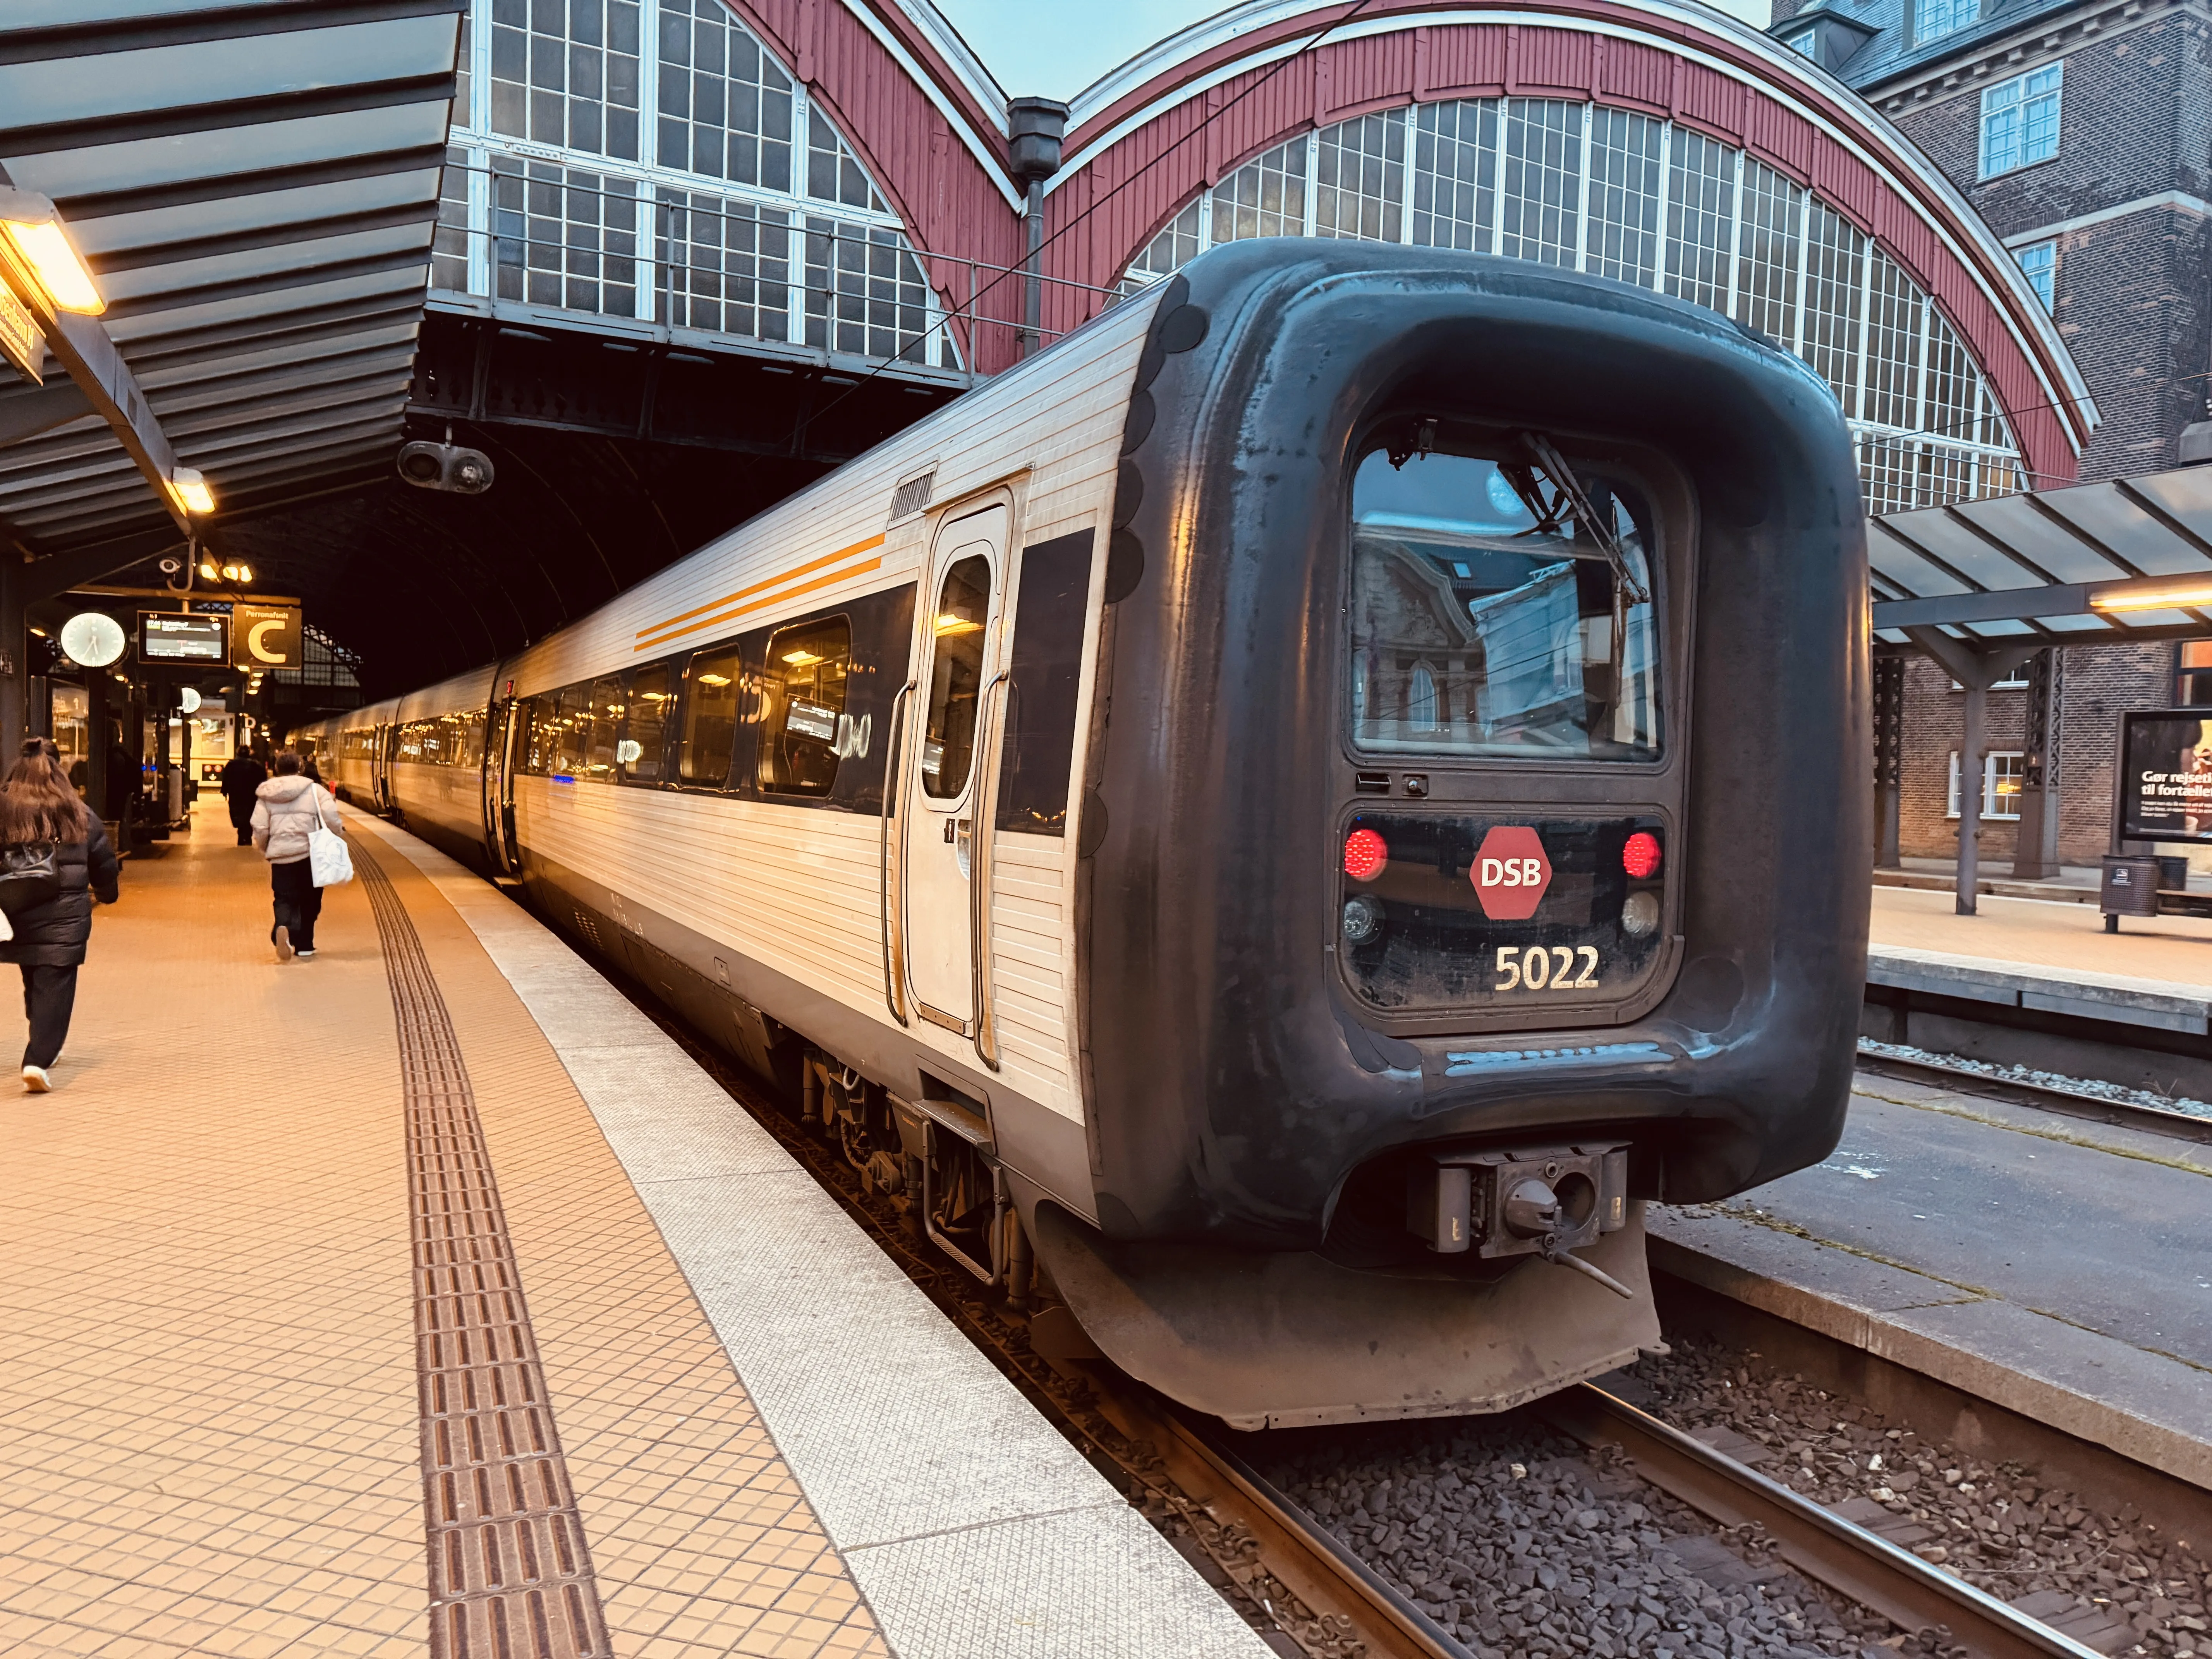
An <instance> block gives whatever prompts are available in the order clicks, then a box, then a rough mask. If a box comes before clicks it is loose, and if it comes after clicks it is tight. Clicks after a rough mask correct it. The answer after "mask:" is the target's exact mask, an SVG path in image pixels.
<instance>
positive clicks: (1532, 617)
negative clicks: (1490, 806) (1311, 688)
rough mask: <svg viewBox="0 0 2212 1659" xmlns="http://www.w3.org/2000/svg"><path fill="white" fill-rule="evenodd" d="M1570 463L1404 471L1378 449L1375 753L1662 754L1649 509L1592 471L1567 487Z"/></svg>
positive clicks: (1361, 689)
mask: <svg viewBox="0 0 2212 1659" xmlns="http://www.w3.org/2000/svg"><path fill="white" fill-rule="evenodd" d="M1546 448H1547V453H1548V446H1547V447H1546ZM1553 462H1554V465H1553V467H1552V468H1551V469H1549V470H1547V469H1545V468H1541V467H1534V466H1528V465H1521V466H1515V465H1511V464H1508V465H1503V466H1502V465H1500V464H1499V463H1498V461H1494V460H1486V459H1480V458H1479V457H1475V456H1470V455H1448V454H1443V453H1426V454H1419V453H1417V454H1413V455H1412V456H1409V457H1407V459H1405V461H1404V463H1403V465H1398V466H1393V465H1391V462H1390V458H1389V456H1388V455H1386V454H1385V453H1383V452H1382V451H1380V450H1377V451H1376V452H1375V453H1373V454H1370V456H1368V457H1367V459H1365V460H1364V461H1363V462H1362V463H1361V464H1360V467H1359V471H1358V473H1357V474H1355V475H1354V477H1353V480H1352V593H1351V604H1350V611H1351V618H1350V622H1351V625H1350V628H1349V629H1348V634H1349V639H1350V650H1351V653H1352V664H1351V666H1352V673H1351V701H1352V708H1351V719H1352V741H1353V742H1354V743H1355V744H1357V745H1358V747H1359V748H1361V749H1364V750H1371V751H1375V752H1377V753H1383V754H1421V755H1496V756H1516V757H1526V758H1530V759H1540V760H1563V759H1573V758H1577V757H1580V758H1588V759H1593V760H1625V761H1644V760H1655V759H1656V758H1657V757H1658V756H1659V752H1660V729H1659V631H1658V626H1657V622H1656V617H1655V615H1654V607H1653V602H1652V597H1651V596H1652V588H1653V580H1654V575H1653V572H1652V569H1651V567H1650V560H1649V558H1648V556H1647V554H1646V550H1645V541H1646V530H1645V526H1647V525H1648V524H1649V522H1650V514H1649V512H1648V510H1647V509H1646V507H1645V506H1644V501H1643V500H1642V498H1641V497H1640V496H1639V495H1638V494H1637V493H1636V492H1635V491H1634V490H1633V489H1632V488H1631V487H1629V486H1627V485H1626V484H1624V483H1620V482H1618V481H1615V480H1612V479H1608V478H1607V477H1604V476H1603V475H1602V474H1601V473H1598V472H1596V471H1592V470H1589V469H1583V468H1577V469H1576V470H1575V472H1576V476H1575V478H1574V481H1573V482H1574V484H1575V486H1576V488H1574V489H1563V488H1561V487H1560V485H1559V483H1557V482H1556V481H1554V480H1553V478H1552V477H1550V476H1549V473H1550V471H1565V470H1566V469H1565V466H1564V465H1559V464H1558V463H1557V459H1556V457H1553ZM1516 477H1517V478H1518V480H1519V484H1520V487H1519V488H1516ZM1577 494H1578V495H1579V497H1580V499H1579V501H1577V500H1576V499H1575V498H1576V496H1577ZM1531 496H1533V497H1534V501H1533V503H1532V501H1531V500H1530V497H1531ZM1539 509H1541V514H1540V511H1539ZM1585 511H1586V512H1587V514H1588V516H1589V517H1590V518H1592V519H1594V520H1597V522H1596V523H1595V524H1586V523H1583V522H1582V521H1581V520H1582V518H1583V515H1584V513H1585Z"/></svg>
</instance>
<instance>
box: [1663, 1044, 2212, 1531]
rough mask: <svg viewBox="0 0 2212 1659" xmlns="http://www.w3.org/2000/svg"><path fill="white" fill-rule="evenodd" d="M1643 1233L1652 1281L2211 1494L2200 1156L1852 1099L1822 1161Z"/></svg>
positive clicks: (1921, 1097)
mask: <svg viewBox="0 0 2212 1659" xmlns="http://www.w3.org/2000/svg"><path fill="white" fill-rule="evenodd" d="M1648 1225H1649V1226H1650V1237H1651V1262H1652V1266H1653V1267H1656V1268H1658V1269H1660V1270H1661V1271H1662V1272H1665V1273H1671V1274H1673V1275H1674V1276H1675V1277H1676V1278H1678V1279H1685V1280H1687V1281H1688V1282H1690V1283H1692V1284H1693V1285H1699V1286H1701V1287H1703V1288H1704V1289H1705V1290H1707V1291H1713V1292H1715V1293H1717V1294H1719V1295H1722V1296H1725V1297H1730V1298H1732V1299H1734V1300H1735V1301H1738V1302H1741V1303H1743V1304H1746V1305H1747V1306H1750V1307H1753V1308H1756V1309H1758V1310H1761V1311H1763V1312H1766V1313H1771V1314H1774V1315H1776V1316H1779V1317H1781V1318H1784V1319H1786V1320H1788V1321H1790V1322H1791V1323H1793V1324H1796V1325H1802V1326H1805V1327H1807V1328H1810V1329H1813V1330H1815V1331H1819V1332H1820V1333H1822V1334H1826V1335H1827V1336H1830V1337H1833V1338H1835V1339H1836V1340H1838V1341H1841V1342H1843V1343H1844V1344H1846V1345H1848V1346H1851V1347H1854V1348H1859V1349H1863V1350H1864V1351H1866V1352H1869V1353H1872V1354H1875V1355H1877V1356H1879V1357H1881V1358H1886V1359H1890V1360H1893V1361H1896V1362H1897V1363H1898V1364H1901V1365H1903V1366H1905V1368H1906V1369H1908V1370H1912V1371H1915V1372H1917V1373H1919V1374H1921V1375H1923V1376H1931V1377H1934V1378H1936V1380H1937V1381H1938V1382H1941V1383H1948V1384H1949V1385H1950V1386H1951V1387H1953V1388H1954V1389H1958V1390H1960V1392H1961V1393H1963V1394H1966V1395H1970V1396H1972V1397H1975V1398H1978V1399H1981V1400H1985V1401H1990V1402H1991V1403H1993V1404H1996V1405H1998V1406H2002V1407H2005V1408H2007V1409H2008V1410H2010V1411H2012V1412H2015V1413H2019V1414H2020V1415H2021V1416H2022V1417H2024V1418H2027V1419H2029V1420H2031V1421H2032V1422H2035V1423H2040V1424H2045V1425H2049V1426H2051V1427H2052V1428H2056V1429H2059V1430H2061V1431H2064V1432H2065V1433H2067V1434H2070V1435H2072V1436H2074V1437H2077V1438H2080V1439H2083V1440H2087V1441H2090V1442H2092V1443H2095V1444H2099V1445H2103V1446H2107V1447H2110V1448H2112V1449H2114V1450H2116V1451H2118V1452H2121V1453H2123V1454H2124V1455H2127V1456H2130V1457H2131V1458H2133V1459H2135V1460H2136V1462H2140V1463H2142V1464H2144V1465H2146V1466H2148V1468H2154V1469H2159V1470H2162V1471H2164V1472H2166V1474H2171V1475H2172V1476H2174V1477H2176V1478H2177V1479H2179V1480H2183V1481H2186V1482H2188V1483H2189V1484H2190V1485H2191V1486H2197V1487H2199V1488H2203V1489H2208V1490H2212V1389H2207V1388H2206V1386H2205V1379H2206V1376H2207V1373H2208V1372H2212V1147H2208V1146H2203V1145H2198V1144H2195V1143H2191V1142H2189V1141H2183V1140H2177V1139H2169V1138H2167V1137H2165V1136H2161V1135H2159V1134H2156V1133H2148V1132H2146V1131H2142V1130H2137V1129H2131V1128H2127V1127H2116V1126H2106V1125H2100V1124H2094V1123H2089V1122H2085V1121H2081V1120H2078V1119H2073V1118H2061V1117H2055V1116H2052V1115H2049V1114H2046V1113H2043V1112H2039V1111H2037V1110H2035V1109H2033V1108H2030V1107H2023V1106H2013V1105H2009V1104H2007V1103H2002V1102H1997V1101H1993V1100H1990V1099H1988V1098H1986V1097H1979V1096H1963V1095H1956V1094H1952V1093H1949V1092H1947V1091H1944V1090H1942V1089H1940V1088H1929V1087H1923V1086H1920V1085H1916V1084H1912V1083H1906V1082H1899V1081H1894V1080H1892V1079H1886V1078H1871V1077H1863V1078H1862V1079H1861V1080H1860V1086H1859V1089H1858V1091H1857V1093H1856V1094H1855V1095H1854V1096H1853V1097H1852V1100H1851V1103H1850V1115H1849V1118H1848V1119H1847V1121H1846V1123H1845V1127H1844V1136H1843V1141H1842V1144H1841V1145H1840V1146H1838V1148H1837V1149H1836V1151H1835V1152H1834V1154H1833V1155H1832V1156H1831V1157H1830V1158H1827V1159H1826V1160H1825V1161H1823V1162H1822V1163H1820V1164H1817V1165H1815V1166H1814V1167H1813V1168H1811V1169H1808V1170H1799V1171H1797V1172H1796V1173H1795V1174H1793V1175H1789V1176H1784V1177H1783V1178H1782V1179H1780V1180H1778V1181H1775V1182H1769V1183H1767V1184H1766V1185H1765V1186H1763V1187H1759V1188H1753V1189H1752V1190H1751V1191H1749V1192H1747V1193H1744V1194H1740V1195H1738V1196H1737V1197H1736V1198H1734V1199H1732V1200H1728V1201H1727V1202H1725V1203H1723V1204H1714V1205H1696V1206H1679V1207H1675V1206H1652V1208H1651V1210H1650V1213H1649V1217H1648ZM1993 1455H2000V1456H2001V1455H2013V1454H2012V1453H2010V1452H2004V1451H1999V1452H1997V1453H1996V1454H1993Z"/></svg>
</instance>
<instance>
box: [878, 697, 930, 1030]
mask: <svg viewBox="0 0 2212 1659" xmlns="http://www.w3.org/2000/svg"><path fill="white" fill-rule="evenodd" d="M918 684H921V682H920V681H918V680H908V682H907V683H906V684H904V685H902V686H901V687H899V689H898V692H897V694H896V696H893V697H892V698H891V717H890V728H891V730H890V750H889V752H887V753H886V754H885V755H884V804H883V811H881V813H880V814H878V817H879V821H880V823H881V825H882V829H881V834H880V836H879V839H878V845H877V848H876V906H877V912H878V922H879V924H880V932H881V933H882V936H883V943H884V1006H887V1007H888V1008H890V1011H891V1018H893V1019H895V1020H896V1021H897V1022H898V1023H899V1024H901V1025H902V1026H903V1025H908V1024H912V1023H913V1022H912V1021H910V1020H909V1019H908V1018H907V1017H906V1010H905V1009H904V1007H902V1006H901V1005H902V1003H903V1002H904V1000H905V999H904V997H903V996H902V991H903V990H904V988H905V983H906V939H905V931H906V930H905V928H904V927H902V925H901V921H902V913H903V911H904V908H905V905H906V836H904V834H901V835H900V836H899V860H898V896H899V902H898V904H897V905H896V907H894V906H893V904H892V903H891V800H892V799H893V797H894V795H895V794H896V793H897V790H898V787H899V774H898V767H899V758H900V757H901V756H902V754H904V752H905V750H906V741H905V739H906V726H905V723H904V722H903V721H902V720H900V718H899V710H900V709H901V708H904V707H905V706H906V700H907V699H908V697H910V696H913V695H914V690H915V686H917V685H918Z"/></svg>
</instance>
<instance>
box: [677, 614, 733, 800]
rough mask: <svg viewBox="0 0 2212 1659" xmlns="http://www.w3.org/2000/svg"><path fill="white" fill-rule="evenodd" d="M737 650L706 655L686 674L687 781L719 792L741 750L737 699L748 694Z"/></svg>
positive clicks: (684, 766) (684, 772) (684, 774)
mask: <svg viewBox="0 0 2212 1659" xmlns="http://www.w3.org/2000/svg"><path fill="white" fill-rule="evenodd" d="M743 680H744V673H743V671H742V669H741V668H740V666H739V664H738V647H735V646H733V645H732V646H725V647H722V648H721V649H720V650H717V651H702V652H701V653H699V654H698V655H697V656H696V657H694V658H692V659H691V666H690V668H689V669H687V670H686V671H684V754H683V760H682V763H681V776H682V778H683V780H684V782H686V783H689V784H693V785H696V786H699V787H704V788H709V789H720V788H723V787H726V785H727V784H728V782H729V781H730V756H731V754H732V751H733V750H735V748H736V746H737V736H738V696H739V694H740V692H741V691H742V690H744V686H743V684H742V682H743Z"/></svg>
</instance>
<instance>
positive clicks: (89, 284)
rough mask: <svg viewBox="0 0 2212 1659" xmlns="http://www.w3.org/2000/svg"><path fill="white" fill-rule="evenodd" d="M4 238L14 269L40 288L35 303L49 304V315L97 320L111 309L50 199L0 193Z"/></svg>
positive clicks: (14, 191) (11, 190) (0, 190)
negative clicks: (66, 313) (75, 314)
mask: <svg viewBox="0 0 2212 1659" xmlns="http://www.w3.org/2000/svg"><path fill="white" fill-rule="evenodd" d="M0 237H4V238H5V239H6V240H7V242H8V246H9V251H10V252H13V253H14V255H15V263H16V264H18V265H19V266H20V267H21V269H22V270H26V271H27V272H28V273H29V275H30V277H31V280H32V281H33V282H34V283H37V285H38V289H39V293H38V295H36V296H35V297H36V298H38V299H40V300H43V301H45V302H46V309H47V310H49V311H74V312H78V313H82V314H83V315H85V316H88V317H97V316H98V315H100V313H101V312H103V311H105V310H106V309H107V301H106V300H104V299H102V298H101V297H100V286H99V284H98V283H94V281H93V279H92V272H91V270H89V269H88V268H87V266H86V264H85V263H84V259H83V258H82V256H81V255H80V254H79V253H78V252H77V251H76V246H74V245H73V244H72V243H71V242H70V239H69V233H68V231H67V230H65V229H64V228H63V226H62V220H61V215H60V214H58V212H56V211H55V210H54V204H53V202H52V198H50V197H45V196H41V195H40V194H39V193H38V191H34V190H17V189H15V188H14V187H12V186H8V187H0ZM24 297H25V298H26V299H31V298H33V297H34V296H32V295H25V296H24Z"/></svg>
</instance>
